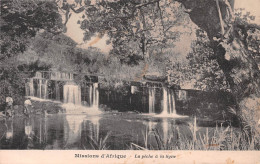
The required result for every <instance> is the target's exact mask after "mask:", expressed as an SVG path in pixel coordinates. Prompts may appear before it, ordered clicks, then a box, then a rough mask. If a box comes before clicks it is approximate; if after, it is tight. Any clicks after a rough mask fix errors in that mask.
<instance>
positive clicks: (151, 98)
mask: <svg viewBox="0 0 260 164" xmlns="http://www.w3.org/2000/svg"><path fill="white" fill-rule="evenodd" d="M148 89H149V113H155V107H154V106H155V88H148Z"/></svg>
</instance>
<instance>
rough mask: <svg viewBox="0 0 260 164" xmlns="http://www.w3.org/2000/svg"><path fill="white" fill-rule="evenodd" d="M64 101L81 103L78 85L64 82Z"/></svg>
mask: <svg viewBox="0 0 260 164" xmlns="http://www.w3.org/2000/svg"><path fill="white" fill-rule="evenodd" d="M63 97H64V103H73V104H75V105H80V104H81V90H80V87H79V86H78V85H75V84H66V85H64V86H63Z"/></svg>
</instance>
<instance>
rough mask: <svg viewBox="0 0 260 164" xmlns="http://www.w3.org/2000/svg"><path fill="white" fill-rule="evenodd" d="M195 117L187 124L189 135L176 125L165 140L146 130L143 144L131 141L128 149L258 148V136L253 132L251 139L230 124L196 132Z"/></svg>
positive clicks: (259, 145) (155, 132) (156, 133)
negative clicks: (153, 140)
mask: <svg viewBox="0 0 260 164" xmlns="http://www.w3.org/2000/svg"><path fill="white" fill-rule="evenodd" d="M198 129H199V128H198V127H197V125H196V118H195V119H194V123H190V124H189V130H190V131H189V132H190V134H191V135H190V136H189V135H183V134H182V132H181V131H180V130H179V128H178V127H173V134H171V135H170V136H169V137H168V138H167V139H166V142H165V141H164V140H163V139H162V138H163V136H162V135H161V133H159V132H158V130H156V129H154V130H152V131H149V132H147V131H146V137H144V139H145V140H144V146H140V145H137V144H134V143H131V145H130V149H135V150H259V149H260V136H259V134H254V135H253V136H252V137H251V139H249V138H248V136H247V135H245V133H243V132H242V131H239V130H238V129H234V128H233V127H232V126H228V127H223V126H222V125H221V126H220V127H218V126H216V128H215V129H213V130H212V131H210V130H209V129H208V128H207V129H206V131H205V132H198ZM148 136H151V137H153V138H154V139H155V141H156V145H153V146H152V145H151V143H150V140H148V139H147V138H148Z"/></svg>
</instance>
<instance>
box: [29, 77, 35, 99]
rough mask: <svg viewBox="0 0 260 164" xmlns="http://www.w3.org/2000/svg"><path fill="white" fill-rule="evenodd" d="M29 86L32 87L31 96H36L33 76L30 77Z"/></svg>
mask: <svg viewBox="0 0 260 164" xmlns="http://www.w3.org/2000/svg"><path fill="white" fill-rule="evenodd" d="M29 88H30V96H34V88H33V78H31V79H30V82H29Z"/></svg>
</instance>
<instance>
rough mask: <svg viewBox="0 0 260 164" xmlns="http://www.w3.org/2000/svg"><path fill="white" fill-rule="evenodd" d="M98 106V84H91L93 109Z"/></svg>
mask: <svg viewBox="0 0 260 164" xmlns="http://www.w3.org/2000/svg"><path fill="white" fill-rule="evenodd" d="M98 105H99V90H98V83H94V84H93V107H94V108H98Z"/></svg>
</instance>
